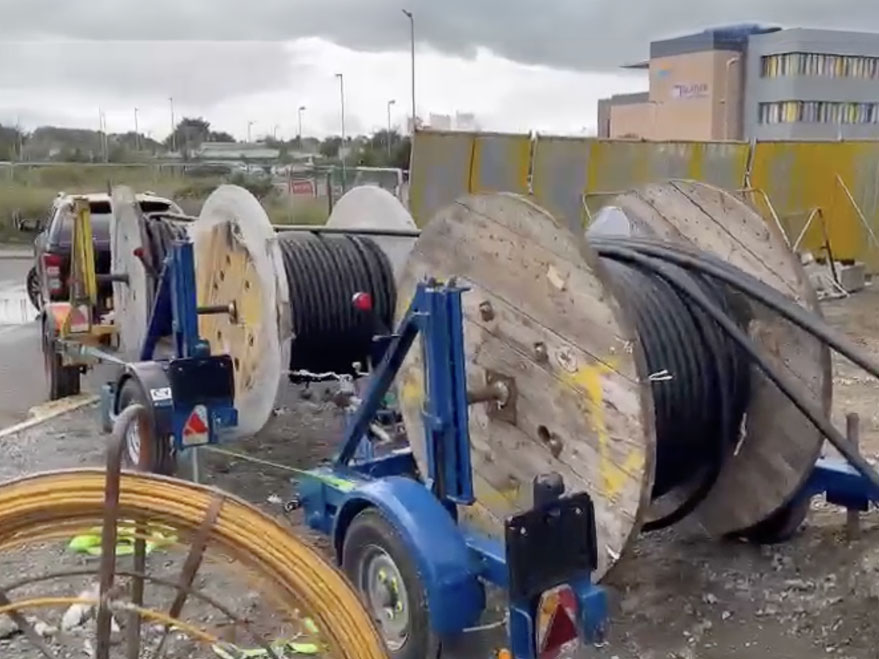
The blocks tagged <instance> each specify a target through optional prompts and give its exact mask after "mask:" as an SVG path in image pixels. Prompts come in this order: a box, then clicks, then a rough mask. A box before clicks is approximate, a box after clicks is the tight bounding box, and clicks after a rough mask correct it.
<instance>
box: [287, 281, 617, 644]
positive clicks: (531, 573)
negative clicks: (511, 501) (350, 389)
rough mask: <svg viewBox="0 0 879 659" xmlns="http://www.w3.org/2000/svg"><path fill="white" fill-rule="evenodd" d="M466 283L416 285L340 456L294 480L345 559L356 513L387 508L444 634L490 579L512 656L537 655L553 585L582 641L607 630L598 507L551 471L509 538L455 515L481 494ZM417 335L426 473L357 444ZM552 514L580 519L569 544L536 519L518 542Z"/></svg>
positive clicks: (479, 607) (400, 453)
mask: <svg viewBox="0 0 879 659" xmlns="http://www.w3.org/2000/svg"><path fill="white" fill-rule="evenodd" d="M466 290H467V289H466V288H462V287H460V286H457V285H456V284H455V282H454V281H452V282H449V283H448V284H446V285H443V284H438V283H437V282H435V281H427V282H422V283H420V284H419V285H418V286H417V288H416V291H415V294H414V296H413V298H412V301H411V304H410V306H409V309H408V311H407V312H406V314H405V315H404V317H403V319H402V321H401V322H400V324H399V326H398V328H397V330H396V332H395V333H394V334H392V335H390V336H386V337H378V339H377V340H379V341H381V342H382V343H383V358H382V361H381V363H380V364H379V365H378V367H377V368H376V369H375V370H374V372H373V374H372V376H371V379H370V381H369V383H368V385H367V388H366V391H365V394H364V396H363V399H362V403H361V405H360V406H359V408H358V409H357V410H356V412H354V413H353V415H352V416H351V417H350V419H349V423H348V425H347V428H346V431H345V434H344V437H343V441H342V445H341V449H340V451H339V453H338V455H337V456H336V458H335V459H334V460H333V461H332V463H331V464H329V465H327V466H322V467H319V468H317V469H313V470H311V471H310V472H308V473H307V474H306V475H304V476H303V477H301V478H300V479H299V482H298V491H297V494H296V497H295V499H296V501H297V502H298V504H299V505H301V506H302V507H303V508H304V512H305V519H306V521H307V523H308V525H309V526H310V527H312V528H313V529H316V530H318V531H320V532H322V533H324V534H327V535H328V536H330V537H331V538H332V540H333V545H334V547H335V549H336V553H337V556H338V557H339V561H340V562H341V561H342V549H343V546H344V541H345V535H346V532H347V530H348V528H349V525H350V524H351V523H352V520H354V519H355V517H356V516H357V515H358V514H359V513H361V512H363V511H364V510H365V509H367V508H374V509H377V510H378V511H380V513H381V515H382V516H383V517H384V518H385V519H386V520H387V521H389V522H390V524H391V525H392V526H393V528H394V529H395V530H396V532H397V533H398V534H399V535H400V537H401V538H402V539H403V541H404V543H405V546H406V548H407V550H408V552H409V554H410V556H411V557H412V558H413V559H414V561H415V564H416V565H417V568H418V569H417V571H418V574H419V578H420V581H421V584H419V585H420V587H421V588H423V591H424V592H425V594H426V600H427V608H428V615H429V621H430V625H431V627H432V629H433V631H434V632H435V633H436V634H437V635H439V636H454V635H456V634H459V633H461V632H463V631H464V630H466V629H467V628H469V627H472V626H474V625H476V624H477V623H478V621H479V618H480V616H481V614H482V612H483V609H484V607H485V592H484V586H483V584H484V583H489V584H494V585H496V586H499V587H501V588H504V589H506V591H507V594H508V628H509V641H510V650H511V652H512V654H513V656H514V657H515V658H516V659H536V658H537V657H538V656H540V653H541V648H540V647H538V646H539V644H540V639H538V637H537V634H538V629H537V627H538V608H539V605H540V599H541V594H542V593H546V592H550V591H552V590H553V589H554V588H558V587H561V588H562V590H564V591H565V592H566V593H568V594H572V595H573V597H572V598H571V599H573V600H574V601H575V606H574V607H573V608H575V610H576V611H575V613H574V615H573V617H574V618H575V620H573V622H574V623H575V625H576V627H577V631H579V634H580V637H581V638H582V639H583V640H585V641H587V642H590V641H598V640H600V639H601V638H602V637H603V634H604V630H605V625H606V618H607V603H606V594H605V591H604V590H603V589H602V588H601V587H600V586H597V585H595V584H593V583H592V581H591V572H592V571H593V570H594V569H595V567H596V564H597V556H596V548H595V524H594V512H593V509H592V502H591V500H590V499H589V497H588V495H586V494H575V495H573V496H561V495H562V492H563V484H561V482H560V478H558V477H557V475H547V476H546V477H545V478H544V477H541V478H540V479H536V481H535V510H534V511H532V513H533V514H530V517H529V513H524V514H523V515H519V516H516V517H514V518H511V519H510V520H507V526H506V530H507V541H506V542H502V541H498V540H494V539H491V538H489V537H486V536H485V535H483V534H481V533H479V532H477V531H476V530H474V529H470V528H467V527H466V526H465V525H464V524H462V523H459V521H458V514H457V509H458V506H468V505H471V504H473V503H474V501H475V497H474V494H473V478H472V469H471V464H470V438H469V430H468V392H467V388H466V387H467V380H466V373H465V367H464V365H465V363H466V359H465V355H464V335H463V324H462V321H463V314H462V306H461V295H462V294H463V293H464V292H465V291H466ZM419 336H420V338H421V341H422V348H423V355H424V363H425V374H426V400H425V404H424V409H423V412H422V418H423V420H424V424H423V425H424V433H425V438H424V439H425V446H426V449H427V450H426V457H427V473H426V474H421V475H420V476H421V477H420V478H419V474H418V473H417V469H416V465H415V462H414V460H413V457H412V453H411V450H410V449H408V448H404V449H401V450H396V451H391V452H388V453H386V454H384V455H377V456H374V457H371V458H367V459H361V456H363V455H368V452H363V451H362V450H361V449H359V447H360V446H361V444H362V443H363V442H369V441H370V440H369V439H368V433H369V426H370V423H371V422H372V420H373V419H374V418H375V414H376V412H377V411H378V409H379V408H380V406H381V404H382V401H383V400H384V398H385V395H386V394H387V392H388V390H389V389H390V387H391V385H392V383H393V381H394V378H395V376H396V375H397V372H398V371H399V369H400V367H401V365H402V363H403V360H404V358H405V356H406V354H407V352H408V351H409V350H410V349H411V348H412V346H413V344H414V343H415V341H416V339H417V338H418V337H419ZM553 476H555V478H553ZM547 483H550V485H547ZM547 493H548V494H547ZM583 513H586V514H583ZM551 519H560V520H563V521H564V520H567V521H569V522H570V523H571V524H575V525H576V526H569V527H567V531H568V532H567V533H564V534H563V535H559V538H562V537H563V538H564V540H565V541H564V542H561V541H559V542H553V540H552V537H551V536H552V534H553V533H554V532H556V531H554V530H553V529H552V528H547V527H541V532H540V534H539V535H540V537H541V540H540V541H539V542H530V543H526V546H525V547H524V548H520V547H519V545H518V544H517V542H516V541H515V538H518V537H519V536H525V535H526V526H527V525H528V524H533V523H537V524H541V523H546V520H551ZM529 528H530V527H529ZM511 529H512V530H515V531H516V533H515V536H514V537H513V536H511V535H510V533H511ZM511 537H513V541H510V538H511ZM571 537H576V538H580V539H582V541H583V544H582V546H581V547H580V548H579V551H578V552H574V551H573V550H572V551H570V552H568V550H569V549H570V548H571V547H570V546H571V545H572V544H575V545H576V544H577V543H571ZM547 549H548V550H549V551H550V552H552V556H551V557H549V556H547V554H546V550H547ZM566 552H567V553H566ZM532 559H533V560H532Z"/></svg>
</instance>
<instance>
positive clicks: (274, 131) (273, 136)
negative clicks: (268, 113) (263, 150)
mask: <svg viewBox="0 0 879 659" xmlns="http://www.w3.org/2000/svg"><path fill="white" fill-rule="evenodd" d="M272 139H273V140H275V141H277V140H278V124H275V126H274V128H272Z"/></svg>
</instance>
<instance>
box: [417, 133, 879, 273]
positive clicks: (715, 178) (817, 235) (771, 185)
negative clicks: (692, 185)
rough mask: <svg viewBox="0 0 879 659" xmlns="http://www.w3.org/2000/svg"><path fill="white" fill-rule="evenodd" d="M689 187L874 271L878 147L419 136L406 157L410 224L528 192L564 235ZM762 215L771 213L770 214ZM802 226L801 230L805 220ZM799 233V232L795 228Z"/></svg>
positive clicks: (877, 261) (878, 230)
mask: <svg viewBox="0 0 879 659" xmlns="http://www.w3.org/2000/svg"><path fill="white" fill-rule="evenodd" d="M675 178H683V179H694V180H698V181H705V182H708V183H713V184H714V185H718V186H720V187H723V188H726V189H727V190H730V191H738V190H742V189H746V188H748V189H752V190H753V192H751V193H748V198H749V199H750V200H751V201H752V202H753V203H754V204H755V206H756V207H757V208H758V209H759V210H760V211H761V212H762V213H763V214H764V216H765V217H766V218H767V220H769V221H773V222H774V221H775V219H774V218H773V214H774V215H775V216H777V218H778V220H779V221H780V223H781V224H782V226H783V227H784V228H785V230H786V232H787V235H788V237H789V240H790V242H792V243H793V242H795V241H796V240H797V238H798V237H800V234H801V233H802V234H803V235H802V237H801V243H800V244H801V246H802V247H803V248H804V249H810V250H813V251H818V250H820V249H821V248H822V246H823V245H824V244H825V242H826V240H827V239H829V242H830V244H831V247H832V249H833V252H834V256H835V257H836V258H843V259H845V258H858V259H862V260H865V261H867V262H868V263H869V264H870V265H871V266H873V268H874V269H875V268H877V267H879V240H877V239H876V238H875V236H877V235H879V142H810V143H802V142H758V143H757V144H756V145H749V144H747V143H737V142H634V141H624V140H598V139H590V138H570V137H552V136H542V135H540V136H537V137H536V138H533V139H532V138H531V137H530V136H528V135H512V134H496V133H449V132H429V131H427V132H420V133H418V134H417V136H416V139H415V145H414V150H413V157H412V178H411V183H410V185H411V187H410V207H411V210H412V214H413V216H414V217H415V219H416V221H417V222H419V223H420V224H423V223H424V222H426V221H427V220H428V219H429V218H430V217H431V216H432V215H433V214H434V213H435V212H436V211H437V210H439V209H440V208H441V207H443V206H445V205H446V204H448V203H451V202H452V201H453V200H454V199H456V198H458V197H460V196H461V195H463V194H466V193H468V192H489V191H512V192H520V193H530V194H532V195H533V196H534V197H535V199H536V200H537V201H538V202H539V203H540V204H541V205H543V206H544V207H545V208H547V209H548V210H549V211H550V212H552V213H553V214H554V215H556V217H558V218H559V219H564V221H565V222H567V223H568V225H569V226H571V227H572V228H574V227H578V226H584V225H585V223H586V221H587V218H588V214H587V212H586V210H585V208H584V201H585V203H586V204H587V205H588V208H589V211H590V212H591V213H594V212H595V211H596V210H598V209H599V208H600V207H601V206H602V205H604V204H606V203H608V202H609V201H610V200H611V199H612V198H613V195H614V194H615V193H617V192H621V191H624V190H627V189H629V188H632V187H634V186H637V185H640V184H643V183H649V182H657V181H662V180H667V179H675ZM770 206H771V208H770ZM810 219H811V221H810ZM807 223H809V224H808V228H807V230H806V231H805V232H803V228H804V227H806V224H807Z"/></svg>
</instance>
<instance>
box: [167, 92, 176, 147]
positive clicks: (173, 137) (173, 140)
mask: <svg viewBox="0 0 879 659" xmlns="http://www.w3.org/2000/svg"><path fill="white" fill-rule="evenodd" d="M168 103H169V104H170V105H171V151H176V150H177V127H176V126H175V125H174V124H175V121H174V97H173V96H169V97H168Z"/></svg>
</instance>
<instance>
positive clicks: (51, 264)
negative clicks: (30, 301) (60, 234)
mask: <svg viewBox="0 0 879 659" xmlns="http://www.w3.org/2000/svg"><path fill="white" fill-rule="evenodd" d="M63 261H64V259H62V258H61V256H59V255H58V254H43V269H44V270H45V272H46V285H47V286H48V287H49V292H50V293H60V292H61V291H62V290H63V288H64V282H63V281H62V280H61V265H62V263H63Z"/></svg>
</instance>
